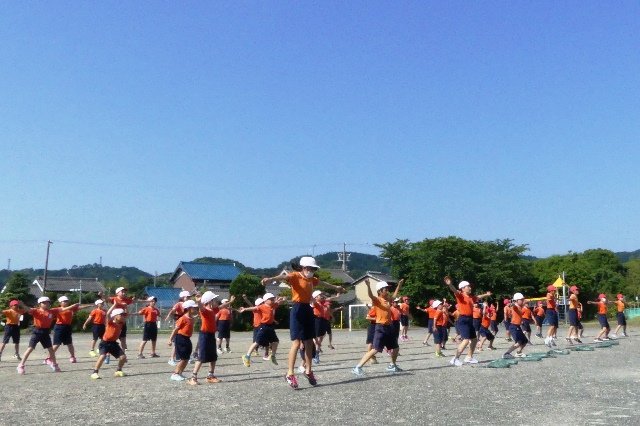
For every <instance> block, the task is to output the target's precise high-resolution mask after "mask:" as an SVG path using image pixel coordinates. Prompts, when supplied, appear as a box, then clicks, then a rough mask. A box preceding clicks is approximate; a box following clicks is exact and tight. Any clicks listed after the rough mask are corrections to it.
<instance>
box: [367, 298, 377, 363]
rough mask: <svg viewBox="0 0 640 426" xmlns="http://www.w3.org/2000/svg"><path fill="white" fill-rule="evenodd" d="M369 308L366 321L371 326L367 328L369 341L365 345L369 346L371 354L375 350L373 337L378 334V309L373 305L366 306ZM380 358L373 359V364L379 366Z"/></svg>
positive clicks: (373, 357)
mask: <svg viewBox="0 0 640 426" xmlns="http://www.w3.org/2000/svg"><path fill="white" fill-rule="evenodd" d="M366 306H368V307H369V312H367V316H366V319H367V320H368V321H369V326H368V327H367V340H366V341H365V343H366V344H367V352H369V351H370V350H371V349H372V348H373V337H374V335H375V333H376V308H375V307H374V306H372V305H366ZM377 363H378V358H376V356H375V355H374V356H372V357H371V364H377Z"/></svg>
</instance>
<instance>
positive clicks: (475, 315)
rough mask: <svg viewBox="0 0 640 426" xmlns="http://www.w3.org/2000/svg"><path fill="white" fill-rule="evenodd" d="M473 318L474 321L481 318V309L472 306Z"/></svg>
mask: <svg viewBox="0 0 640 426" xmlns="http://www.w3.org/2000/svg"><path fill="white" fill-rule="evenodd" d="M473 318H474V319H480V318H482V309H480V308H478V307H477V306H475V305H474V307H473Z"/></svg>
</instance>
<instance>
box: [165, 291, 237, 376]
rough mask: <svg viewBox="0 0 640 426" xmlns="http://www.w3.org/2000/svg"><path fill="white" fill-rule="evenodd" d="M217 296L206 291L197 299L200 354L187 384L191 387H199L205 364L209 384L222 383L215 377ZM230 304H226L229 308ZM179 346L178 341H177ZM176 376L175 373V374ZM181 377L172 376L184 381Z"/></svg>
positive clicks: (216, 358)
mask: <svg viewBox="0 0 640 426" xmlns="http://www.w3.org/2000/svg"><path fill="white" fill-rule="evenodd" d="M217 297H218V295H217V294H214V293H213V292H212V291H205V292H204V293H203V294H202V297H200V298H198V299H197V304H198V312H199V315H200V334H198V345H197V347H198V353H197V356H196V361H195V365H194V366H193V372H192V373H191V378H190V379H189V381H188V382H187V383H188V384H190V385H198V384H199V383H198V372H199V371H200V367H201V366H202V364H204V363H207V362H208V363H209V374H207V383H219V382H221V380H220V379H218V378H217V377H216V375H215V369H216V361H217V360H218V351H217V350H216V327H217V325H216V315H217V313H218V312H219V307H218V301H217V300H216V298H217ZM223 300H224V299H223ZM227 304H228V303H225V306H227ZM176 344H177V341H176ZM174 374H175V373H174ZM180 377H182V376H180V375H178V376H177V377H175V378H174V377H173V376H172V380H183V379H181V378H180Z"/></svg>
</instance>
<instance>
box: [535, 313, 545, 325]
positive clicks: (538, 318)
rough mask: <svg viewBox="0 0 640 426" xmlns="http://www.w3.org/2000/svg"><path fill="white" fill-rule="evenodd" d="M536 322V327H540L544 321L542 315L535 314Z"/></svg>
mask: <svg viewBox="0 0 640 426" xmlns="http://www.w3.org/2000/svg"><path fill="white" fill-rule="evenodd" d="M536 322H537V323H538V327H542V323H543V322H544V317H539V316H537V315H536Z"/></svg>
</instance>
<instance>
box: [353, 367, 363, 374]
mask: <svg viewBox="0 0 640 426" xmlns="http://www.w3.org/2000/svg"><path fill="white" fill-rule="evenodd" d="M351 372H352V373H353V374H355V375H356V376H364V370H363V369H362V367H358V366H355V367H353V368H352V369H351Z"/></svg>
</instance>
